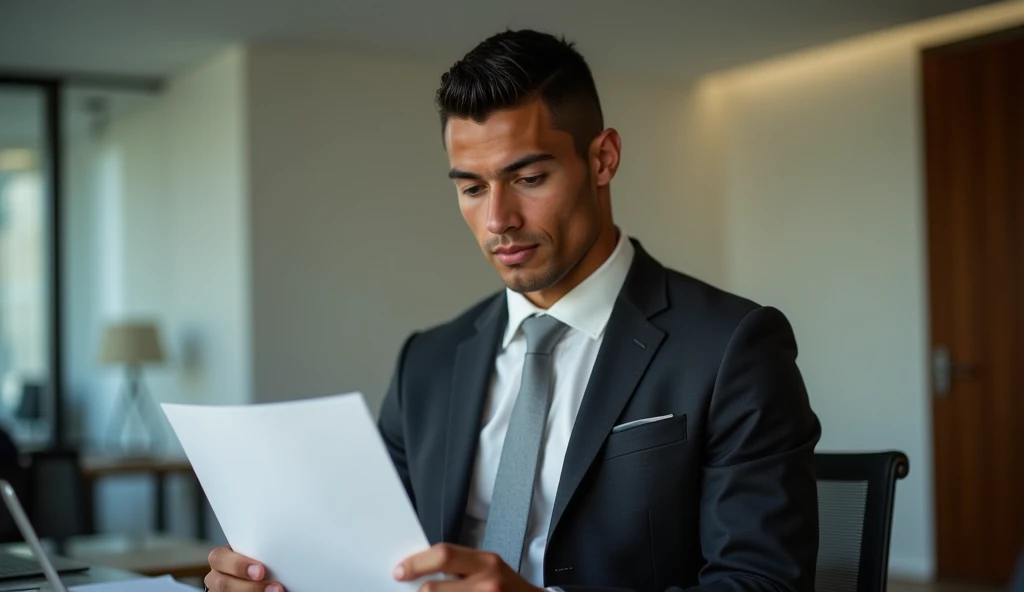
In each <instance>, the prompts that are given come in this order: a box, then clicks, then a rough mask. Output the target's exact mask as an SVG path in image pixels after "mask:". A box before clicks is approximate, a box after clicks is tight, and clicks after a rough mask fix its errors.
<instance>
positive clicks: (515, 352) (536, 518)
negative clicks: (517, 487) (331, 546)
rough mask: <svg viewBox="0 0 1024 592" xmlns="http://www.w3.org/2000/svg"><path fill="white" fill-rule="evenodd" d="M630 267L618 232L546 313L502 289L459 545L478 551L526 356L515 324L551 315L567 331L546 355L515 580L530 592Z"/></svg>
mask: <svg viewBox="0 0 1024 592" xmlns="http://www.w3.org/2000/svg"><path fill="white" fill-rule="evenodd" d="M632 262H633V244H632V243H630V242H629V239H628V238H626V235H625V233H620V237H619V242H618V244H617V245H616V247H615V250H614V251H613V252H612V254H611V256H610V257H609V258H608V260H607V261H605V262H604V264H602V265H601V267H599V268H598V269H597V270H596V271H595V272H594V273H593V274H591V275H590V276H589V277H587V278H586V279H585V280H583V281H582V282H581V283H580V284H579V285H577V286H576V287H575V288H573V289H572V290H571V291H570V292H569V293H568V294H566V295H565V296H563V297H562V298H561V299H560V300H559V301H558V302H556V303H555V304H554V305H553V306H552V307H551V308H550V309H548V310H546V311H545V310H544V309H541V308H538V307H537V306H535V305H534V304H533V303H532V302H530V301H529V300H527V299H526V297H525V296H523V295H522V294H519V293H517V292H513V291H511V290H507V301H508V325H507V326H506V328H505V337H504V340H503V341H502V344H501V348H500V349H499V350H498V355H497V358H496V359H495V366H494V375H493V378H492V382H491V391H490V396H489V398H488V401H487V406H486V408H485V410H484V416H483V428H482V429H481V430H480V443H479V447H478V449H477V456H476V464H475V466H474V470H473V481H472V483H471V487H470V492H469V501H468V503H467V504H466V516H465V519H464V521H463V531H462V541H461V542H462V543H463V544H464V545H466V546H471V547H478V546H479V545H480V543H481V542H482V541H483V538H484V529H485V527H486V523H487V513H488V511H489V510H490V506H491V494H492V492H493V491H494V479H495V477H496V475H497V473H498V461H499V460H500V458H501V447H502V445H503V444H504V442H505V431H506V430H507V429H508V423H509V419H510V418H511V416H512V407H513V406H514V405H515V402H516V396H517V395H518V394H519V383H520V380H521V375H522V372H523V360H524V358H525V357H526V337H525V335H524V334H523V332H522V331H521V330H520V325H522V322H523V321H524V320H525V319H527V318H528V317H530V316H533V315H541V314H548V315H551V316H553V317H555V318H556V319H558V320H560V321H562V322H563V323H565V324H566V325H568V326H569V327H570V329H569V330H568V331H567V332H566V334H565V336H564V337H563V338H562V339H561V341H559V342H558V344H557V345H556V346H555V349H554V351H553V352H552V355H553V357H554V390H553V393H552V397H551V408H550V411H549V412H548V420H547V426H546V428H545V430H544V441H543V444H542V446H541V455H540V458H539V470H538V474H537V482H536V485H535V487H534V492H533V506H532V509H531V514H530V522H529V526H528V527H527V530H526V540H527V541H528V544H527V547H526V549H525V552H524V554H523V563H522V566H521V569H520V573H521V574H522V576H523V577H524V578H525V579H527V580H528V581H530V582H531V583H532V584H534V585H535V586H543V585H544V584H543V580H544V550H545V547H546V546H547V537H548V525H549V523H550V522H551V512H552V507H553V505H554V502H555V493H556V491H557V490H558V480H559V478H560V476H561V473H562V461H563V460H564V458H565V450H566V448H568V446H569V436H570V435H571V434H572V428H573V424H574V423H575V422H576V414H577V413H578V412H579V410H580V403H581V402H582V401H583V392H584V391H585V390H586V388H587V382H588V381H589V380H590V372H591V370H593V368H594V361H595V360H596V359H597V352H598V350H599V349H600V348H601V341H602V340H603V339H604V330H605V327H606V326H607V325H608V319H609V318H610V317H611V314H612V308H613V307H614V306H615V300H616V298H617V297H618V295H619V291H620V290H621V289H622V285H623V283H625V281H626V274H627V273H628V272H629V267H630V265H631V264H632Z"/></svg>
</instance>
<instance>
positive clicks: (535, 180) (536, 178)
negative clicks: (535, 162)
mask: <svg viewBox="0 0 1024 592" xmlns="http://www.w3.org/2000/svg"><path fill="white" fill-rule="evenodd" d="M546 176H547V175H533V176H532V177H522V178H520V179H519V182H520V183H521V184H523V185H526V186H527V187H536V186H537V185H540V184H541V183H543V182H544V177H546Z"/></svg>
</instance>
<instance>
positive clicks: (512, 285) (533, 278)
mask: <svg viewBox="0 0 1024 592" xmlns="http://www.w3.org/2000/svg"><path fill="white" fill-rule="evenodd" d="M552 275H553V274H550V273H547V274H546V273H539V272H536V271H533V272H529V271H527V270H523V269H508V268H506V269H505V270H504V273H501V279H502V281H503V282H504V283H505V286H506V287H507V288H508V289H509V290H512V291H513V292H518V293H520V294H528V293H530V292H539V291H541V290H546V289H548V288H550V287H551V286H552V285H553V284H555V283H556V282H557V279H555V280H552V279H551V276H552Z"/></svg>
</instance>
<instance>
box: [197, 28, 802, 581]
mask: <svg viewBox="0 0 1024 592" xmlns="http://www.w3.org/2000/svg"><path fill="white" fill-rule="evenodd" d="M437 104H438V107H439V109H440V112H441V121H442V130H443V139H444V146H445V149H446V150H447V153H448V157H449V161H450V165H451V170H450V172H449V176H450V177H451V178H452V179H453V180H454V183H455V185H456V188H457V191H458V196H459V197H458V200H459V207H460V209H461V212H462V215H463V217H464V218H465V220H466V222H467V224H468V225H469V227H470V229H471V230H472V231H473V233H474V234H475V236H476V239H477V242H478V243H479V244H480V247H481V249H482V250H483V253H484V255H485V256H486V257H487V258H488V259H489V260H490V261H491V263H493V265H494V267H495V268H496V269H497V270H498V273H499V274H500V275H501V278H502V280H504V282H505V284H506V286H507V290H505V291H503V292H501V293H499V294H496V295H494V296H492V297H490V298H488V299H486V300H484V301H483V302H481V303H479V304H477V305H476V306H474V307H473V308H470V309H469V310H468V311H466V312H465V313H464V314H463V315H462V316H460V317H458V318H457V319H455V320H453V321H451V322H449V323H447V324H445V325H441V326H440V327H437V328H435V329H432V330H429V331H426V332H423V333H420V334H417V335H413V336H412V337H411V338H409V340H408V341H406V343H405V345H404V347H403V348H402V351H401V354H400V356H399V359H398V365H397V368H396V370H395V375H394V379H393V381H392V384H391V388H390V390H389V392H388V395H387V397H386V399H385V401H384V405H383V408H382V410H381V417H380V432H381V435H382V437H383V439H384V441H385V443H386V445H387V448H388V450H389V452H390V454H391V457H392V460H393V461H394V463H395V467H396V468H397V469H398V473H399V475H400V476H401V478H402V481H403V483H404V484H405V487H406V490H407V491H408V494H409V497H410V499H411V500H412V502H413V504H414V506H415V508H416V511H417V513H418V516H419V519H420V521H421V523H422V525H423V529H424V531H425V532H426V535H427V537H428V538H429V539H430V541H431V543H432V544H434V546H433V547H431V548H430V549H427V550H425V551H423V552H422V553H419V554H417V555H414V556H412V557H410V558H408V559H406V560H404V561H402V562H401V563H400V564H399V565H398V566H397V567H396V568H395V574H394V577H395V578H396V579H399V580H417V579H419V578H421V577H423V576H428V575H434V574H448V575H449V576H452V577H449V578H447V579H444V580H439V581H428V582H427V583H425V584H424V585H423V588H422V589H423V590H431V591H436V592H441V591H445V592H447V591H451V592H455V591H460V590H466V591H469V590H475V591H490V592H498V591H526V590H538V589H541V588H543V587H544V586H547V587H549V589H564V590H566V591H574V590H581V591H583V590H593V591H597V590H658V591H663V590H673V591H677V590H682V589H686V590H703V591H708V592H711V591H719V590H721V591H761V590H765V591H767V590H786V591H797V590H800V591H811V590H813V586H814V568H815V560H816V556H817V497H816V486H815V481H814V473H813V466H812V465H813V450H814V446H815V444H816V443H817V440H818V437H819V435H820V427H819V424H818V421H817V419H816V417H815V416H814V414H813V413H812V412H811V409H810V407H809V404H808V400H807V394H806V392H805V389H804V386H803V383H802V380H801V377H800V374H799V371H798V370H797V367H796V363H795V358H796V344H795V340H794V337H793V334H792V330H791V328H790V326H789V324H788V322H787V321H786V319H785V318H784V317H783V315H782V314H781V313H779V312H778V311H776V310H774V309H771V308H762V307H759V306H757V305H756V304H754V303H752V302H749V301H747V300H743V299H741V298H738V297H736V296H732V295H730V294H726V293H724V292H721V291H719V290H717V289H715V288H712V287H710V286H708V285H706V284H704V283H701V282H699V281H697V280H695V279H692V278H689V277H687V276H684V275H681V274H679V273H676V272H674V271H670V270H668V269H666V268H664V267H662V266H661V265H660V264H659V263H657V262H656V261H655V260H654V259H653V258H652V257H651V256H650V255H648V254H647V253H646V252H645V251H644V250H643V248H642V247H641V246H640V244H639V243H638V242H634V241H631V240H629V239H628V238H626V237H625V236H624V235H623V234H622V233H621V232H620V231H619V230H618V229H617V228H616V227H615V225H614V224H613V221H612V210H611V191H610V184H611V181H612V178H613V177H614V176H615V172H616V170H617V169H618V166H619V155H620V148H621V140H620V138H619V135H618V133H617V132H616V131H615V130H613V129H604V124H603V121H602V114H601V107H600V103H599V100H598V96H597V91H596V88H595V86H594V82H593V79H592V77H591V74H590V70H589V68H588V67H587V65H586V63H585V61H584V60H583V58H582V56H580V55H579V54H578V53H577V52H576V51H575V50H574V49H573V48H572V45H570V44H567V43H565V42H564V41H562V40H559V39H556V38H554V37H551V36H549V35H545V34H541V33H537V32H533V31H516V32H512V31H509V32H506V33H502V34H499V35H496V36H494V37H492V38H490V39H488V40H486V41H484V42H483V43H481V44H480V45H479V46H478V47H476V48H475V49H474V50H473V51H471V52H470V53H469V54H467V55H466V56H465V58H464V59H463V60H461V61H460V62H458V63H456V64H455V65H454V66H453V67H452V68H451V70H450V71H449V72H448V73H446V74H445V75H444V76H442V78H441V88H440V90H439V91H438V93H437ZM210 564H211V567H212V568H213V571H212V572H211V573H210V575H209V576H208V577H207V579H206V582H207V585H208V586H209V588H210V589H211V590H224V591H236V592H242V591H255V590H273V591H275V592H277V591H280V590H281V589H282V588H280V587H279V584H268V583H266V582H263V575H264V574H265V570H264V568H263V566H261V565H260V564H259V563H257V562H255V561H253V560H251V559H248V558H245V557H242V556H240V555H237V554H235V553H233V552H231V551H230V550H229V549H227V548H221V549H218V550H216V551H214V553H213V554H212V555H211V557H210Z"/></svg>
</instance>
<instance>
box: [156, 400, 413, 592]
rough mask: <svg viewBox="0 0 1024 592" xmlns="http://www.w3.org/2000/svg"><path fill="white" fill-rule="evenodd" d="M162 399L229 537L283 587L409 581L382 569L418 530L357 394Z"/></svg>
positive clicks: (318, 589) (313, 591) (308, 589)
mask: <svg viewBox="0 0 1024 592" xmlns="http://www.w3.org/2000/svg"><path fill="white" fill-rule="evenodd" d="M163 408H164V412H165V413H166V414H167V418H168V419H169V420H170V422H171V425H172V426H173V427H174V431H175V433H176V434H177V436H178V439H179V440H180V441H181V444H182V446H183V447H184V449H185V453H186V454H187V455H188V458H189V460H190V461H191V462H192V466H193V468H194V469H195V472H196V475H197V476H198V477H199V481H200V483H202V486H203V489H204V490H205V492H206V496H207V498H208V499H209V500H210V505H211V507H212V508H213V511H214V513H215V514H216V515H217V519H218V520H219V521H220V525H221V527H222V528H223V529H224V534H225V535H226V536H227V539H228V542H229V543H230V545H231V547H232V548H233V549H234V550H235V551H237V552H239V553H241V554H243V555H246V556H248V557H252V558H254V559H256V560H258V561H260V562H262V563H263V564H264V565H266V567H267V569H268V570H269V574H270V578H271V579H273V580H274V581H278V582H281V583H282V584H283V585H284V586H285V588H287V589H288V592H323V591H324V590H374V591H378V590H379V591H383V592H386V591H389V590H395V591H398V590H416V589H418V587H419V585H418V584H416V583H399V582H395V581H394V579H393V578H392V576H391V573H392V569H393V568H394V566H395V565H396V564H397V563H398V562H399V561H400V560H402V559H404V558H405V557H407V556H409V555H411V554H413V553H416V552H419V551H422V550H424V549H426V548H427V539H426V537H425V536H424V534H423V530H422V528H421V527H420V525H419V521H418V520H417V518H416V514H415V512H414V510H413V508H412V504H411V503H410V502H409V498H408V496H407V495H406V493H405V489H404V488H403V487H402V483H401V480H400V479H399V477H398V473H397V472H396V471H395V468H394V465H393V464H392V463H391V459H390V457H389V456H388V454H387V451H386V449H385V447H384V443H383V441H382V440H381V439H380V435H379V434H378V432H377V428H376V426H375V425H374V422H373V419H372V417H371V416H370V413H369V410H368V409H367V408H366V404H365V403H364V402H363V399H362V396H361V395H359V394H350V395H338V396H333V397H325V398H321V399H311V400H306V401H297V402H289V403H272V404H266V405H251V406H246V407H209V406H185V405H169V404H165V405H163Z"/></svg>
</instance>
